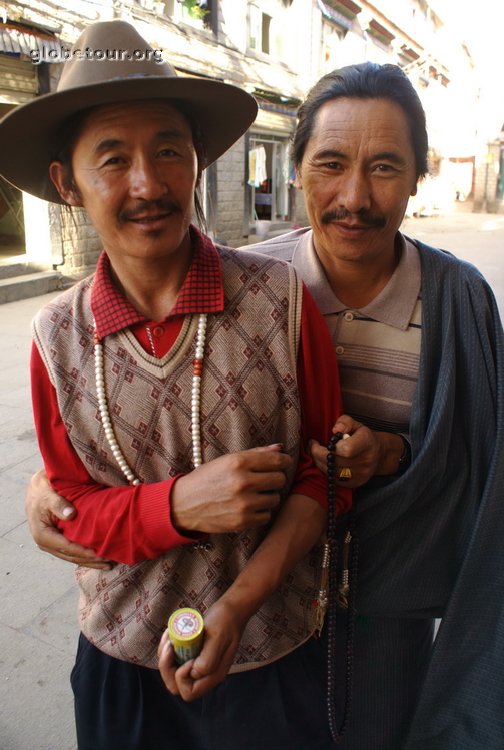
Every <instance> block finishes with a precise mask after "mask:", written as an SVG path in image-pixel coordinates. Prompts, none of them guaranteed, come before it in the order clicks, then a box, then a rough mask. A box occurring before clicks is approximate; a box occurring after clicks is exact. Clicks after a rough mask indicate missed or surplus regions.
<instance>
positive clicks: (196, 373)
mask: <svg viewBox="0 0 504 750" xmlns="http://www.w3.org/2000/svg"><path fill="white" fill-rule="evenodd" d="M206 325H207V315H206V313H201V314H200V315H199V318H198V332H197V334H196V348H195V352H194V360H193V377H192V388H191V434H192V452H193V465H194V468H195V469H197V468H198V466H201V464H202V462H203V458H202V452H201V428H200V407H201V373H202V370H203V358H204V355H205V338H206ZM94 330H95V332H94V358H95V382H96V394H97V397H98V409H99V411H100V419H101V423H102V426H103V429H104V431H105V437H106V438H107V442H108V444H109V446H110V450H111V451H112V454H113V456H114V458H115V460H116V461H117V463H118V465H119V468H120V469H121V471H122V473H123V474H124V476H125V477H126V479H127V480H128V482H129V483H130V484H132V485H137V484H141V481H140V479H138V477H136V476H135V475H134V474H133V472H132V470H131V468H130V466H129V464H128V462H127V461H126V459H125V458H124V455H123V452H122V450H121V449H120V447H119V443H118V442H117V439H116V436H115V433H114V428H113V426H112V421H111V419H110V412H109V408H108V403H107V394H106V392H105V373H104V368H103V360H104V353H103V344H102V342H101V340H100V339H99V338H98V334H97V333H96V323H95V324H94Z"/></svg>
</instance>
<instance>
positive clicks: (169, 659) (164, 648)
mask: <svg viewBox="0 0 504 750" xmlns="http://www.w3.org/2000/svg"><path fill="white" fill-rule="evenodd" d="M158 658H159V672H160V674H161V677H162V679H163V682H164V684H165V685H166V688H167V689H168V690H169V691H170V693H172V695H179V687H178V684H177V677H176V675H177V671H178V669H177V665H176V664H175V654H174V651H173V646H172V645H171V643H170V641H169V640H168V638H167V637H166V638H162V639H161V643H160V644H159V646H158Z"/></svg>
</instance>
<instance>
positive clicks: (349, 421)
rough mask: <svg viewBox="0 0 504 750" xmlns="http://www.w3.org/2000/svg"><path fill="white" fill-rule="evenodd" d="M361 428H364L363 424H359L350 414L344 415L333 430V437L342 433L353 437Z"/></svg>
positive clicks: (339, 418)
mask: <svg viewBox="0 0 504 750" xmlns="http://www.w3.org/2000/svg"><path fill="white" fill-rule="evenodd" d="M359 427H362V423H361V422H357V420H356V419H354V418H353V417H351V416H350V415H349V414H342V415H341V416H340V417H338V419H337V420H336V422H335V424H334V426H333V428H332V431H333V435H335V434H336V433H337V432H341V433H343V434H344V435H345V434H349V435H351V434H352V433H354V432H355V431H356V430H358V429H359Z"/></svg>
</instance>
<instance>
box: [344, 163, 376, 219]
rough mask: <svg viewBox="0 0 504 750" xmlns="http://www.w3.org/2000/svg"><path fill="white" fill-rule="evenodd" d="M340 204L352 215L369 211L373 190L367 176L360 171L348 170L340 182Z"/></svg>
mask: <svg viewBox="0 0 504 750" xmlns="http://www.w3.org/2000/svg"><path fill="white" fill-rule="evenodd" d="M338 187H339V190H338V196H337V198H338V203H339V205H340V206H341V207H342V208H345V209H346V210H347V211H349V212H350V213H352V214H355V213H358V212H359V211H361V210H362V209H369V208H370V204H371V189H370V186H369V183H368V180H367V179H366V176H365V175H364V174H362V172H360V171H359V170H356V169H355V170H348V171H347V172H346V173H345V174H344V175H343V176H342V177H341V178H340V179H339V181H338Z"/></svg>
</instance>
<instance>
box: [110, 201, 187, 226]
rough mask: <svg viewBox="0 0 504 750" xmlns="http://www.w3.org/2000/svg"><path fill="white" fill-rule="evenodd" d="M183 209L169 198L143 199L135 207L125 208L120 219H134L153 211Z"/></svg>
mask: <svg viewBox="0 0 504 750" xmlns="http://www.w3.org/2000/svg"><path fill="white" fill-rule="evenodd" d="M181 212H182V209H181V208H180V206H179V205H178V203H175V202H174V201H171V200H168V199H167V198H159V199H158V200H155V201H142V203H141V204H139V205H137V206H135V207H134V208H129V209H125V210H124V211H121V213H120V214H119V219H120V221H132V220H134V219H139V218H141V217H142V216H144V215H145V214H153V213H161V214H166V213H181Z"/></svg>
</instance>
